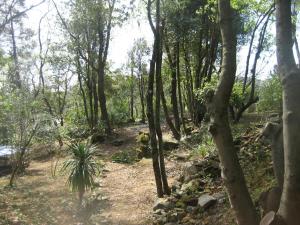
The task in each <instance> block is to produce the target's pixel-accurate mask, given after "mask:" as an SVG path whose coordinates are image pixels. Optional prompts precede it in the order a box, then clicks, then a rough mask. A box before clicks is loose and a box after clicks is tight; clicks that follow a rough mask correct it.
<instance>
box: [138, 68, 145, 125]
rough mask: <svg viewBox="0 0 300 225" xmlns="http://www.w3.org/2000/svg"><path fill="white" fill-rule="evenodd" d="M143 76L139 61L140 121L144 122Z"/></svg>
mask: <svg viewBox="0 0 300 225" xmlns="http://www.w3.org/2000/svg"><path fill="white" fill-rule="evenodd" d="M144 88H145V84H144V76H143V71H142V65H141V62H139V91H140V101H141V114H142V121H141V122H142V123H145V122H146V114H145V96H144Z"/></svg>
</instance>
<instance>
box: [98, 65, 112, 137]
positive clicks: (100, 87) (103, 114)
mask: <svg viewBox="0 0 300 225" xmlns="http://www.w3.org/2000/svg"><path fill="white" fill-rule="evenodd" d="M98 94H99V104H100V110H101V119H102V120H103V121H104V122H105V132H106V134H107V135H110V134H111V127H110V121H109V116H108V112H107V107H106V96H105V92H104V66H103V65H100V66H99V73H98Z"/></svg>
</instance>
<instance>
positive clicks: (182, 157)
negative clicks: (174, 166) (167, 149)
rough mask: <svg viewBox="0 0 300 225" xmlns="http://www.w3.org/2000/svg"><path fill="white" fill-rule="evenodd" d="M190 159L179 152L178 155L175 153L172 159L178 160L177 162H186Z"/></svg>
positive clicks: (185, 154)
mask: <svg viewBox="0 0 300 225" xmlns="http://www.w3.org/2000/svg"><path fill="white" fill-rule="evenodd" d="M189 157H190V154H189V153H185V152H180V153H176V154H174V158H175V159H177V160H179V161H186V160H188V159H189Z"/></svg>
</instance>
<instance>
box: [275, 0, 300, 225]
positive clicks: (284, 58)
mask: <svg viewBox="0 0 300 225" xmlns="http://www.w3.org/2000/svg"><path fill="white" fill-rule="evenodd" d="M276 45H277V61H278V67H279V73H280V75H281V82H282V86H283V139H284V141H283V142H284V164H285V173H284V185H283V192H282V197H281V202H280V208H279V211H278V214H277V218H278V220H279V221H280V224H287V225H297V224H299V221H300V213H299V209H300V164H299V162H300V154H299V153H300V152H299V146H300V138H299V134H300V126H299V121H300V104H299V96H300V88H299V87H300V70H299V69H298V68H297V65H296V62H295V58H294V55H293V35H292V18H291V0H276Z"/></svg>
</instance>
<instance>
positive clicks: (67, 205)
mask: <svg viewBox="0 0 300 225" xmlns="http://www.w3.org/2000/svg"><path fill="white" fill-rule="evenodd" d="M146 128H147V127H146V126H145V125H139V126H132V127H127V128H122V129H120V130H118V137H117V138H119V139H122V140H124V144H123V145H121V146H114V145H112V144H111V143H109V142H107V143H104V144H101V145H99V146H98V148H99V149H100V153H101V157H102V158H105V160H104V164H105V167H104V172H103V174H102V175H101V177H98V178H97V179H96V181H98V182H99V187H97V188H96V189H95V190H93V191H92V192H90V193H87V195H86V199H87V200H86V201H87V202H91V204H93V199H94V198H95V195H97V194H101V196H102V197H100V201H99V202H97V204H96V205H92V208H93V210H92V211H91V210H87V211H88V212H85V213H84V215H82V214H79V215H77V213H76V212H77V204H78V202H77V196H76V194H75V193H72V192H70V190H69V188H68V186H67V184H66V178H65V176H64V175H63V174H61V173H59V172H56V175H55V176H53V168H54V165H55V163H56V159H54V158H53V159H47V160H42V161H40V160H39V161H33V162H31V164H30V167H29V168H28V169H27V171H26V174H24V175H23V176H21V177H20V178H18V180H17V183H16V187H14V188H12V189H10V188H8V187H5V186H6V185H7V182H8V177H2V178H0V224H3V225H5V224H7V225H8V224H22V225H23V224H24V225H25V224H26V225H27V224H33V225H38V224H41V225H42V224H45V225H46V224H47V225H48V224H57V225H65V224H68V225H69V224H70V225H71V224H80V223H82V222H83V221H87V218H89V220H90V223H94V224H95V222H94V221H97V222H96V223H97V224H99V225H102V224H110V225H112V224H113V225H118V224H120V225H144V224H145V225H146V224H151V222H150V218H151V212H152V206H153V203H154V201H155V199H156V188H155V183H154V176H153V170H152V161H151V160H150V159H142V160H141V161H139V162H137V163H134V164H119V163H113V162H111V160H109V159H110V155H112V154H114V153H116V152H118V151H123V150H124V149H129V148H134V147H135V146H136V140H135V138H136V136H137V135H138V133H139V131H142V130H145V129H146ZM62 160H63V159H60V161H59V163H58V165H59V164H60V162H61V161H62ZM166 166H167V172H168V173H169V174H171V176H170V180H171V181H172V174H175V173H174V172H173V171H174V170H175V163H174V162H171V161H168V160H167V161H166ZM58 168H59V166H58ZM98 199H99V197H98ZM83 218H84V219H83Z"/></svg>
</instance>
